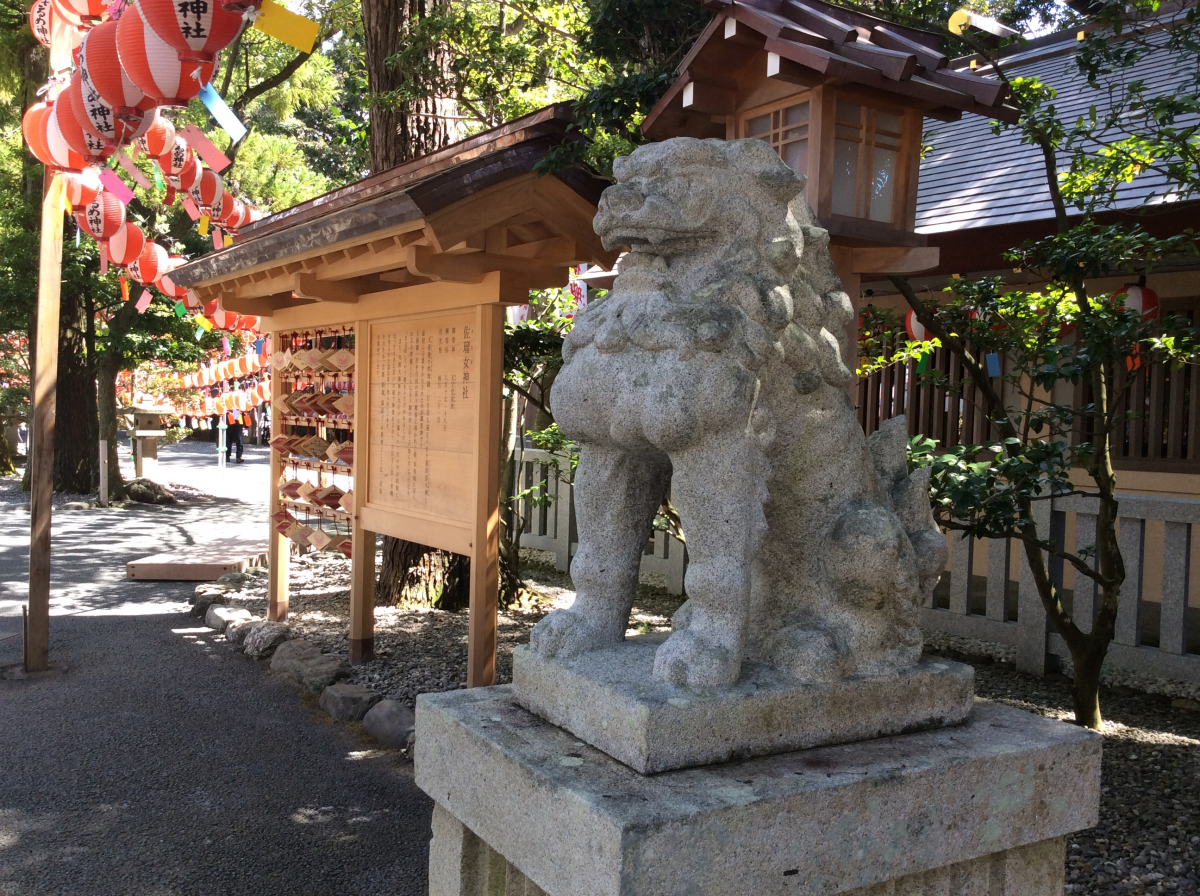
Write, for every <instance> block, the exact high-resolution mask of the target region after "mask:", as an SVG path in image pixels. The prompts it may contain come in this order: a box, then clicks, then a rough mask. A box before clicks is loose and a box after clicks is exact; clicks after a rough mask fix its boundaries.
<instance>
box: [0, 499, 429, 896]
mask: <svg viewBox="0 0 1200 896" xmlns="http://www.w3.org/2000/svg"><path fill="white" fill-rule="evenodd" d="M0 491H5V492H6V491H7V490H0ZM6 497H8V496H7V494H0V521H2V522H0V535H2V536H4V537H3V538H2V539H0V593H6V592H7V593H17V594H19V592H20V585H21V583H22V581H23V579H24V576H25V568H26V567H25V564H26V562H27V559H26V558H27V550H26V548H25V547H23V542H24V541H25V539H27V537H28V536H27V534H23V533H27V531H28V528H27V527H28V514H27V513H25V512H23V511H22V510H21V509H20V507H19V506H14V505H16V504H17V501H16V500H13V499H11V498H10V499H9V501H5V500H4V498H6ZM10 502H11V503H10ZM238 510H239V509H238V508H237V507H236V506H233V505H228V506H222V507H219V508H218V507H212V506H208V507H198V508H186V507H184V508H174V509H170V510H164V509H160V508H141V509H134V510H127V511H99V510H95V511H74V512H72V511H63V512H62V513H59V514H56V523H55V539H56V555H55V562H54V583H55V594H56V598H55V599H56V606H59V608H60V609H59V610H58V611H56V612H65V613H68V614H69V615H54V616H53V617H52V619H51V631H52V634H51V643H50V649H51V658H52V662H53V663H55V664H63V665H65V666H66V671H65V672H63V673H61V674H56V675H51V676H48V677H45V678H41V679H38V680H13V679H12V678H11V674H12V673H11V669H10V672H9V676H10V677H8V678H0V894H2V896H58V894H63V896H108V894H112V896H141V894H146V896H198V894H204V896H208V894H230V896H235V894H236V896H245V894H253V896H267V894H286V896H307V894H312V896H318V894H320V896H324V894H338V896H341V894H355V896H360V894H364V896H365V894H389V896H392V894H418V893H425V892H426V890H427V884H426V863H427V851H428V841H429V818H430V813H431V810H432V806H431V803H430V802H429V800H428V799H427V798H426V797H425V796H424V795H423V794H421V793H420V792H419V791H418V790H417V788H416V787H415V785H414V784H413V782H412V770H411V765H409V764H408V763H407V761H406V760H405V758H404V756H403V755H402V754H400V753H395V752H389V751H383V750H378V749H376V746H377V745H375V744H374V743H373V742H371V741H369V740H368V739H366V738H365V736H364V735H361V734H360V733H358V732H356V730H354V729H353V728H351V727H348V726H334V725H332V724H331V723H329V722H328V721H327V717H326V716H325V715H324V714H323V713H320V712H319V711H317V710H316V708H315V706H313V705H312V704H311V701H309V702H305V701H304V700H302V698H301V696H300V694H299V691H298V689H297V688H296V687H295V686H294V685H292V684H291V683H289V682H287V681H285V680H283V679H281V678H279V677H277V676H271V675H268V674H266V673H265V667H264V665H256V664H255V662H254V661H253V660H250V659H248V658H246V657H244V656H239V655H237V654H234V653H233V652H232V651H229V650H227V649H226V648H225V645H224V644H223V643H222V644H220V645H214V644H213V642H212V639H211V638H210V637H209V635H210V634H211V633H209V632H208V631H207V630H206V629H203V627H202V626H201V625H200V624H199V622H198V621H196V620H194V619H192V618H191V617H189V616H187V615H185V612H184V611H186V609H187V606H186V603H185V601H186V597H187V595H188V594H189V593H190V592H191V590H192V585H191V584H190V583H143V582H129V581H126V580H125V579H124V578H123V563H124V561H125V560H126V559H129V558H130V557H133V556H141V555H144V554H146V553H149V552H150V551H148V550H146V546H147V545H149V544H157V545H159V546H158V547H157V549H158V550H163V549H166V548H167V547H170V546H172V545H177V544H181V543H183V542H185V541H186V540H188V538H190V537H191V535H192V534H194V533H196V532H199V531H201V530H203V529H204V528H205V527H206V525H208V524H209V523H210V522H211V515H212V513H213V512H214V511H219V517H218V518H219V519H221V520H224V521H233V520H236V519H238V518H239V513H238ZM20 658H21V647H20V638H19V637H17V636H13V635H12V634H11V630H10V629H4V630H0V668H3V667H11V666H12V664H17V663H19V662H20Z"/></svg>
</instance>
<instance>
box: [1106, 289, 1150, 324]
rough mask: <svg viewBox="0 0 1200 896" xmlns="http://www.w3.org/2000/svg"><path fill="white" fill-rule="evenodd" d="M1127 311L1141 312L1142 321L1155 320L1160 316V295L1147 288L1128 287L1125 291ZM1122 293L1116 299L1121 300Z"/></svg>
mask: <svg viewBox="0 0 1200 896" xmlns="http://www.w3.org/2000/svg"><path fill="white" fill-rule="evenodd" d="M1123 292H1124V295H1125V301H1124V305H1125V308H1126V310H1129V311H1138V312H1141V315H1142V320H1155V319H1156V318H1157V317H1158V315H1159V305H1158V293H1156V292H1155V291H1154V290H1152V289H1150V288H1149V287H1146V286H1127V287H1125V289H1124V290H1123ZM1121 295H1122V293H1117V294H1116V295H1115V298H1117V299H1120V297H1121Z"/></svg>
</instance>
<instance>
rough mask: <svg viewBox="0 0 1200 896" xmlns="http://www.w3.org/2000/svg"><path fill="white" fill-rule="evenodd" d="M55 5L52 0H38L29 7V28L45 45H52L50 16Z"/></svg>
mask: <svg viewBox="0 0 1200 896" xmlns="http://www.w3.org/2000/svg"><path fill="white" fill-rule="evenodd" d="M52 13H53V7H52V6H51V4H50V0H36V2H35V3H34V4H33V6H31V7H30V8H29V30H30V31H32V32H33V36H34V37H35V38H37V42H38V43H39V44H41V45H42V46H43V47H48V46H50V16H51V15H52Z"/></svg>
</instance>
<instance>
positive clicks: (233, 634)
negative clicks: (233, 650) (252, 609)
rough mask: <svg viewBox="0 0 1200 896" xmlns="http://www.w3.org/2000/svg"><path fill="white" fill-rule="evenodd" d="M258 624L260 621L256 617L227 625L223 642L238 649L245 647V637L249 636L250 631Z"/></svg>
mask: <svg viewBox="0 0 1200 896" xmlns="http://www.w3.org/2000/svg"><path fill="white" fill-rule="evenodd" d="M260 622H262V619H260V618H258V617H257V616H251V617H250V618H249V619H242V620H240V621H234V622H231V623H229V625H228V626H227V627H226V628H225V640H226V641H228V642H229V643H230V644H236V645H238V646H239V647H243V646H245V643H246V635H248V634H250V629H252V628H254V626H256V625H258V623H260Z"/></svg>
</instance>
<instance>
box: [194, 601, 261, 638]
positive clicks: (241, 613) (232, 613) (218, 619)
mask: <svg viewBox="0 0 1200 896" xmlns="http://www.w3.org/2000/svg"><path fill="white" fill-rule="evenodd" d="M249 618H250V611H249V610H247V609H246V608H245V607H227V606H225V605H224V604H212V605H211V606H210V607H209V608H208V612H207V613H205V614H204V624H205V625H207V626H208V627H209V628H214V629H216V630H217V631H219V632H223V631H225V629H226V628H227V627H228V626H229V624H230V623H231V622H244V621H246V620H247V619H249Z"/></svg>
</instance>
